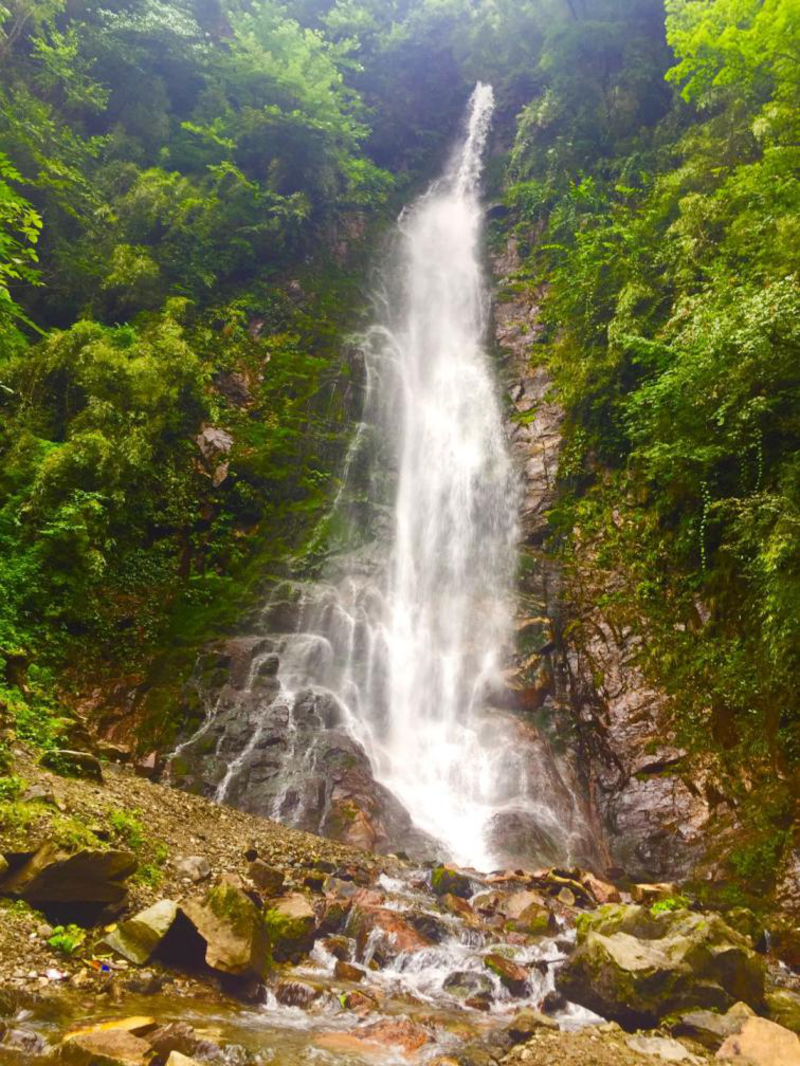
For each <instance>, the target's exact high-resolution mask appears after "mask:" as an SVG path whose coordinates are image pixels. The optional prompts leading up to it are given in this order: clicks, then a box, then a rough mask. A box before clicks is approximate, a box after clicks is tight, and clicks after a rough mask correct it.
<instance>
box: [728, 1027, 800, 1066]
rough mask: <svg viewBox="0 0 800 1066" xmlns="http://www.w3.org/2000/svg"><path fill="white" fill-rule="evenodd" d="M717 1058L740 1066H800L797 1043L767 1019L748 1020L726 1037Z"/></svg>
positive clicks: (785, 1030) (794, 1037) (798, 1043)
mask: <svg viewBox="0 0 800 1066" xmlns="http://www.w3.org/2000/svg"><path fill="white" fill-rule="evenodd" d="M717 1058H718V1059H721V1060H722V1061H723V1062H733V1063H739V1064H741V1066H800V1039H798V1037H797V1035H796V1034H795V1033H791V1032H789V1030H788V1029H784V1028H783V1026H781V1025H776V1024H775V1023H774V1022H770V1021H767V1019H766V1018H748V1019H747V1020H746V1021H745V1022H744V1024H743V1025H742V1028H741V1030H740V1031H739V1032H738V1033H736V1034H735V1035H734V1036H729V1037H728V1039H727V1040H726V1041H725V1043H724V1044H723V1045H722V1047H721V1048H720V1049H719V1051H718V1052H717Z"/></svg>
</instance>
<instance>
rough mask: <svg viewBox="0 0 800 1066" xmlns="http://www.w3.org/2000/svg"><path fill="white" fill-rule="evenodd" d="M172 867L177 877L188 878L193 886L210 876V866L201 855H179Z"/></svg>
mask: <svg viewBox="0 0 800 1066" xmlns="http://www.w3.org/2000/svg"><path fill="white" fill-rule="evenodd" d="M172 865H173V866H174V867H175V872H176V873H177V874H178V876H179V877H188V879H189V880H190V881H193V882H194V883H195V884H197V883H198V882H200V881H205V880H206V879H207V878H209V877H210V876H211V865H210V864H209V861H208V859H206V858H205V857H204V856H202V855H181V856H179V857H178V858H177V859H175V861H174V862H173V864H172Z"/></svg>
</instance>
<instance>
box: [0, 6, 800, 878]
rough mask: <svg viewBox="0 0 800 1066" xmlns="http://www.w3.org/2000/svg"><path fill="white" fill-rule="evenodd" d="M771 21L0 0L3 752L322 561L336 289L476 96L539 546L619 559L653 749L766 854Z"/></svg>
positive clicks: (789, 266) (778, 683)
mask: <svg viewBox="0 0 800 1066" xmlns="http://www.w3.org/2000/svg"><path fill="white" fill-rule="evenodd" d="M799 23H800V10H798V6H797V4H796V2H795V0H665V2H662V0H332V2H331V0H285V2H279V0H169V2H162V0H115V2H113V3H109V4H108V5H104V4H102V3H99V2H95V0H4V2H3V3H0V456H1V457H2V458H1V460H0V665H2V666H3V670H2V671H0V673H2V677H3V681H2V688H0V711H2V715H3V720H4V723H5V726H6V733H5V741H4V745H5V748H4V750H8V749H9V747H10V745H12V744H13V737H14V735H16V736H17V737H20V738H22V739H24V740H25V741H26V742H28V743H31V744H34V745H35V746H36V747H37V748H44V749H47V748H51V747H57V746H58V737H59V733H60V730H62V729H63V723H64V715H65V711H64V707H65V706H67V705H69V704H70V702H72V703H75V701H77V700H78V699H79V698H80V697H81V696H82V695H85V694H86V693H87V691H88V690H90V689H92V688H94V687H95V686H97V685H100V686H101V687H102V686H103V684H108V685H112V684H114V683H116V682H117V681H118V680H119V678H121V677H123V676H128V677H133V678H134V679H139V680H141V679H142V678H144V677H145V676H147V673H148V671H149V670H152V669H154V668H158V667H157V665H156V667H154V664H158V663H159V662H160V661H163V659H164V656H165V655H168V665H167V667H166V670H167V673H168V674H169V677H170V681H171V682H172V681H175V680H178V681H179V680H180V679H181V677H182V676H183V674H182V672H183V673H185V672H186V670H188V668H189V666H190V665H191V661H192V659H193V655H194V650H193V649H195V648H196V647H197V646H198V645H199V644H200V643H201V642H202V641H204V640H206V639H208V638H209V637H211V636H213V635H216V634H218V633H220V632H223V631H224V630H225V627H226V626H227V625H229V624H230V623H231V621H232V619H234V618H235V617H236V615H237V612H239V611H241V610H244V609H245V608H246V607H249V606H252V604H253V603H254V602H255V600H256V598H257V594H258V589H259V587H260V583H261V582H262V581H263V579H264V576H265V575H268V574H271V573H274V572H279V571H280V570H281V569H282V568H283V569H285V568H286V567H287V565H289V562H288V561H289V560H291V565H292V566H304V567H306V568H311V569H313V567H314V566H316V565H318V563H319V561H320V559H321V558H322V557H323V556H324V554H325V551H326V550H327V546H328V544H329V541H330V536H329V534H330V530H329V529H328V528H327V526H326V514H327V512H328V508H329V505H330V501H331V500H332V498H333V497H334V496H335V494H336V492H337V490H338V488H339V485H340V482H339V480H338V478H339V474H340V471H341V459H342V456H343V454H344V450H345V448H346V445H347V441H348V438H349V435H350V433H351V430H352V424H353V419H354V418H355V417H357V414H358V406H359V402H360V401H359V389H360V378H361V365H360V361H359V354H358V351H357V347H354V345H353V344H352V343H351V341H350V334H351V332H352V331H353V330H354V329H355V328H357V326H358V325H359V322H360V321H361V316H363V313H364V291H363V279H364V277H365V276H366V275H367V273H368V270H369V263H370V260H371V256H372V254H373V252H374V249H375V248H376V247H377V246H378V245H379V244H380V241H381V237H382V234H383V232H384V231H385V229H386V227H387V225H388V224H389V223H390V222H391V220H392V219H394V217H395V216H396V215H397V213H398V211H399V210H400V208H401V206H402V205H403V204H404V203H406V202H407V201H408V200H409V199H410V198H411V197H412V196H413V195H414V194H416V193H417V192H418V191H419V190H420V189H421V188H422V187H424V183H425V182H426V181H428V180H429V179H430V178H431V176H432V175H433V174H435V173H436V171H437V169H438V167H439V165H440V164H441V161H442V159H443V157H444V153H445V151H446V150H447V147H448V145H449V143H450V142H451V139H452V136H453V132H454V130H456V129H457V128H458V123H459V121H460V116H461V114H462V112H463V109H464V106H465V102H466V100H467V99H468V97H469V94H470V92H471V89H472V86H473V85H474V84H475V82H476V81H477V80H479V79H480V80H482V81H485V82H489V83H491V84H492V85H493V87H494V91H495V96H496V99H497V118H496V121H495V128H494V133H493V140H492V144H491V158H490V161H489V166H488V171H487V177H486V189H485V194H486V199H487V202H489V203H490V204H491V212H490V217H491V222H490V224H489V233H488V239H489V242H490V244H492V245H493V246H495V247H499V246H500V245H502V244H503V243H504V242H506V241H507V240H508V239H509V238H513V239H515V240H516V242H517V245H518V247H519V250H520V253H521V256H522V259H521V268H520V270H519V273H518V275H517V276H516V278H515V285H517V286H518V287H519V288H520V289H522V288H526V287H527V288H530V289H541V291H542V293H543V321H544V324H545V331H544V333H543V335H542V336H541V337H540V338H538V339H537V344H536V352H535V357H536V359H537V360H538V361H540V362H542V363H546V364H547V365H548V366H549V368H550V371H551V373H552V375H553V380H554V383H555V389H556V390H557V392H558V395H559V398H560V402H561V403H562V404H563V406H564V409H565V411H566V430H565V433H566V438H565V439H566V444H565V453H564V459H563V462H562V464H561V469H560V498H559V503H558V505H557V506H556V507H555V508H554V509H553V510H552V512H551V513H550V516H549V523H550V528H551V541H552V544H553V545H554V548H555V549H556V550H557V551H558V554H559V556H560V558H561V560H562V563H563V566H564V568H565V572H566V573H567V574H569V573H570V570H571V568H573V569H574V568H575V567H579V566H581V565H584V564H585V562H586V560H587V559H588V558H591V560H592V561H593V565H594V566H595V567H596V569H597V571H598V572H600V573H607V574H609V575H614V580H613V581H612V580H609V581H608V585H607V589H606V592H605V595H606V596H607V598H608V605H609V607H613V605H614V603H616V604H617V606H618V607H620V608H624V610H625V611H626V612H627V616H628V618H629V621H630V624H631V625H633V626H634V627H635V628H637V630H638V631H639V633H640V635H641V639H642V645H641V664H642V668H643V669H644V670H645V671H646V674H647V676H648V677H649V678H650V679H651V681H652V683H653V684H657V685H659V686H660V687H661V688H662V689H664V690H665V691H666V692H667V693H668V695H669V697H670V708H671V715H672V719H671V722H672V727H673V728H674V729H675V731H676V735H677V736H678V737H679V738H680V740H681V743H682V744H683V745H684V746H685V747H687V748H688V749H689V750H690V751H693V752H697V753H703V754H704V757H708V758H713V759H714V760H716V762H717V763H718V764H719V766H721V767H722V768H723V772H724V773H725V774H727V775H729V778H730V780H731V782H732V784H731V788H732V790H733V793H734V794H735V795H737V796H738V797H739V799H740V801H741V803H742V804H743V807H742V810H743V811H744V812H745V813H744V814H743V817H744V818H745V820H749V823H750V824H751V825H752V827H753V831H754V837H753V839H752V842H750V843H748V844H747V846H743V847H741V848H740V849H739V850H738V852H737V853H736V854H735V855H734V861H735V863H736V864H737V865H736V870H737V873H738V875H739V876H741V877H742V878H743V879H744V880H747V879H748V878H751V877H753V876H755V875H759V876H761V875H763V874H764V872H765V871H767V873H769V871H771V870H774V869H775V868H777V865H778V864H779V862H780V860H781V857H782V856H783V854H784V853H785V851H786V850H787V848H788V847H789V846H790V845H791V843H792V830H791V825H792V816H791V811H792V806H791V804H792V787H791V785H792V780H793V779H794V777H795V775H796V773H797V768H798V758H800V736H798V721H797V702H796V701H797V693H796V688H797V686H796V679H797V676H798V669H800V655H799V654H798V653H799V652H800V631H799V630H800V627H799V625H798V619H800V512H799V511H798V507H799V506H800V460H799V459H798V454H797V451H796V441H797V434H798V429H799V428H800V425H798V414H799V412H800V403H799V402H798V401H800V391H799V390H798V340H800V299H798V289H797V275H796V267H797V262H796V249H797V247H798V243H799V242H800V226H799V225H798V207H800V202H799V201H798V193H797V184H796V175H797V163H798V146H797V145H798V129H797V116H798V110H797V104H798V88H799V86H798V71H800V63H798V34H799ZM162 669H163V662H162ZM8 769H9V773H10V774H11V773H12V771H11V769H10V767H9V768H8ZM4 780H5V781H7V782H8V786H7V789H6V791H7V792H8V793H9V794H10V795H12V796H13V780H14V778H13V776H9V777H8V778H6V779H4ZM4 787H5V786H4ZM748 804H749V805H750V806H749V807H748Z"/></svg>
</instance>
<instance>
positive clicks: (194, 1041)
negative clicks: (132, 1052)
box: [147, 1022, 217, 1061]
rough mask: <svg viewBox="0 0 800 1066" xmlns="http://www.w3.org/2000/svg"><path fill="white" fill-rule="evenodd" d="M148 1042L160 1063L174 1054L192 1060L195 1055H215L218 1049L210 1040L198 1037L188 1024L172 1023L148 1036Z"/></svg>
mask: <svg viewBox="0 0 800 1066" xmlns="http://www.w3.org/2000/svg"><path fill="white" fill-rule="evenodd" d="M147 1042H148V1044H149V1045H150V1047H151V1048H152V1049H153V1051H155V1053H156V1055H157V1056H158V1059H159V1061H160V1060H162V1059H165V1058H166V1059H168V1057H169V1056H170V1055H171V1054H172V1053H173V1052H177V1053H178V1054H180V1055H184V1056H186V1057H188V1058H191V1057H192V1056H193V1055H204V1054H209V1053H213V1052H214V1051H215V1050H216V1048H217V1045H216V1044H214V1043H212V1042H211V1041H210V1040H205V1039H204V1038H203V1037H201V1036H198V1034H197V1033H196V1032H195V1031H194V1029H193V1028H192V1027H191V1025H187V1023H186V1022H170V1023H169V1024H168V1025H162V1026H160V1027H159V1028H158V1029H155V1030H154V1031H153V1032H151V1033H148V1034H147Z"/></svg>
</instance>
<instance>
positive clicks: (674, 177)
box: [506, 0, 800, 891]
mask: <svg viewBox="0 0 800 1066" xmlns="http://www.w3.org/2000/svg"><path fill="white" fill-rule="evenodd" d="M638 10H639V13H640V14H641V15H644V14H645V10H646V6H643V7H641V8H639V9H638ZM583 11H584V17H585V18H586V19H587V20H588V21H587V23H586V25H584V26H581V25H575V26H570V27H566V28H565V27H554V28H553V30H552V31H551V32H550V33H549V35H548V36H547V37H546V42H545V46H544V49H543V53H542V59H541V66H542V68H543V71H544V74H545V78H544V82H543V85H542V87H541V92H540V94H539V95H538V96H537V97H536V99H534V100H533V101H532V102H531V103H529V104H528V105H526V107H525V108H524V109H523V111H522V112H521V114H520V117H519V122H518V127H517V137H516V141H515V144H514V146H513V148H512V152H511V156H510V166H509V172H510V178H511V180H512V184H511V186H510V189H509V191H508V193H507V197H506V202H507V205H508V208H509V210H510V218H511V224H512V226H513V227H514V229H515V232H516V235H517V238H518V241H519V246H520V249H521V250H522V252H523V254H524V255H525V256H526V260H525V262H524V265H523V270H522V272H521V277H524V278H532V279H534V280H541V279H546V280H547V282H548V283H549V288H548V294H547V298H546V300H545V308H544V316H545V320H546V325H547V333H546V335H545V340H546V344H545V347H544V351H545V352H546V357H547V358H548V360H549V363H550V366H551V368H552V370H553V373H554V376H555V378H556V382H557V386H558V391H559V395H560V397H561V399H562V402H563V403H564V405H565V407H566V411H567V437H566V442H565V448H564V453H563V457H562V463H561V468H560V474H561V478H562V484H563V489H564V492H563V496H562V499H561V502H560V503H559V505H558V506H557V508H556V509H555V511H554V512H553V514H552V515H551V524H552V528H553V532H554V534H556V535H557V536H558V537H559V538H560V543H561V546H562V550H563V555H564V562H565V565H566V566H567V570H568V572H573V573H575V574H576V575H577V573H578V572H579V571H580V570H581V568H583V569H586V568H588V567H591V568H592V570H593V571H594V572H595V576H598V577H599V575H606V579H605V580H603V581H601V582H600V583H602V584H603V586H604V588H605V589H606V591H605V593H604V595H603V599H602V603H601V605H602V607H603V608H604V610H605V611H606V612H607V614H608V616H609V617H611V618H614V619H615V624H618V625H621V626H625V627H630V628H631V629H632V630H633V631H636V632H639V633H640V634H641V636H642V638H643V640H642V645H641V651H640V653H639V661H640V665H641V666H642V668H643V669H644V670H645V672H646V674H647V675H648V676H649V677H650V678H652V680H653V681H654V682H656V683H657V684H658V685H660V686H661V687H662V688H663V689H665V690H666V691H667V692H668V693H669V695H670V696H671V701H670V706H671V709H672V716H673V726H674V728H675V731H676V736H677V737H678V739H679V742H680V743H681V744H682V745H684V746H685V747H686V748H687V749H688V750H689V751H690V752H698V751H703V752H706V753H708V752H709V751H712V752H713V753H714V754H715V756H716V758H717V760H718V763H719V765H720V768H721V769H722V770H723V772H726V773H728V774H729V776H730V787H731V789H732V791H733V792H734V793H735V794H737V795H741V798H742V800H743V802H744V794H743V791H742V789H741V784H740V782H739V780H738V775H739V770H740V767H741V766H742V764H743V763H747V764H748V765H749V766H750V767H751V771H752V774H753V777H754V779H755V781H756V782H758V785H757V787H756V791H755V793H754V794H755V795H757V796H759V797H761V798H762V799H763V796H764V789H765V788H766V783H767V782H769V780H770V779H773V780H775V781H777V783H778V784H777V788H778V792H779V793H780V794H781V795H783V796H784V797H785V795H786V794H787V791H788V788H789V780H790V777H791V775H792V773H793V772H794V768H796V766H797V760H798V757H800V723H799V722H798V714H797V699H796V685H795V683H794V681H793V677H794V676H796V673H797V670H798V667H799V666H800V659H798V649H800V628H799V626H800V621H799V620H800V554H798V549H797V545H798V543H799V541H798V533H800V525H799V523H800V511H799V510H798V507H799V506H800V492H798V484H799V483H798V474H799V472H800V467H798V459H797V452H796V441H797V435H798V429H800V425H799V424H798V411H799V410H800V378H799V376H798V365H800V364H798V358H797V356H798V350H799V349H800V334H798V326H797V323H798V321H800V295H799V293H798V279H797V275H796V253H795V251H794V249H795V248H796V246H797V239H798V233H797V217H798V211H797V208H798V194H797V181H796V167H797V156H798V151H797V147H796V136H795V130H794V119H793V115H796V108H797V102H798V100H797V89H798V84H797V65H796V63H795V62H793V61H792V58H791V57H792V55H793V53H794V52H796V47H797V23H798V19H797V9H796V4H793V3H782V2H781V0H775V2H770V3H764V4H762V3H755V2H750V0H711V2H708V3H706V2H700V0H698V2H694V0H671V2H668V3H667V19H666V34H667V39H668V42H669V44H670V45H671V47H672V49H673V50H674V53H675V56H674V60H673V64H674V65H670V58H669V56H668V55H665V54H663V53H662V52H661V51H659V49H660V48H661V45H660V43H659V41H660V34H661V32H662V30H663V25H657V24H656V23H655V22H651V21H649V20H648V19H647V18H643V19H642V20H641V21H638V20H637V19H636V17H635V16H633V17H632V20H631V23H630V24H629V33H628V34H627V36H628V42H627V45H626V47H625V48H624V49H623V48H622V46H621V41H622V36H621V29H622V27H621V26H620V25H619V24H615V22H614V17H613V12H611V9H610V8H609V7H605V6H604V5H602V4H600V3H597V4H587V5H586V6H585V7H584V9H583ZM598 19H599V20H600V21H601V22H604V23H605V24H604V26H603V27H602V32H600V30H601V27H600V26H599V25H598V24H597V20H598ZM581 21H582V20H581V18H578V20H577V22H578V23H580V22H581ZM615 49H616V51H615ZM601 54H603V55H604V56H605V60H604V61H601V59H600V55H601ZM648 54H650V55H652V56H656V55H658V56H659V57H660V58H659V59H658V62H657V67H658V72H659V75H661V74H666V79H667V83H668V84H669V83H672V84H674V85H679V86H682V91H683V98H684V100H685V101H687V102H689V103H690V104H694V105H696V106H697V108H698V110H697V111H694V110H692V108H691V107H687V106H686V104H685V103H684V102H682V101H681V100H678V99H675V100H674V101H673V102H672V103H671V105H670V101H669V98H668V97H665V96H664V88H663V86H662V87H661V88H658V87H656V85H655V82H654V81H648V79H647V69H646V68H647V63H646V61H645V57H646V56H647V55H648ZM570 57H572V58H571V59H570ZM577 57H581V64H580V65H581V69H580V71H577V72H576V70H575V65H576V61H577ZM655 70H656V67H655V66H653V64H650V74H651V75H652V74H653V73H654V72H655ZM639 78H642V79H643V80H641V81H639V82H638V84H639V86H640V89H639V92H640V94H643V95H640V97H639V99H638V101H637V103H636V106H637V107H641V108H642V110H639V111H638V112H635V111H632V110H631V104H630V102H629V101H628V99H627V89H626V87H627V86H633V85H634V84H637V79H639ZM604 81H605V83H606V84H608V85H613V86H614V95H613V96H608V95H606V96H605V97H604V96H603V93H602V84H603V82H604ZM592 83H594V84H595V90H594V91H591V92H589V91H587V90H588V87H589V85H590V84H592ZM581 87H583V90H581ZM578 92H581V95H583V97H584V99H581V98H580V97H579V96H577V95H576V93H578ZM599 100H603V103H604V108H603V112H602V113H599V112H598V110H597V103H598V101H599ZM593 109H594V111H593ZM593 116H594V117H593ZM782 834H783V830H782V829H777V830H776V829H775V828H774V827H772V829H769V830H768V829H767V828H764V830H763V832H762V834H761V838H760V840H759V841H758V843H753V845H752V847H751V846H750V845H749V844H748V845H747V847H743V850H742V851H741V854H740V853H739V852H737V851H735V852H734V853H733V854H732V855H731V857H730V862H731V870H732V872H733V874H734V876H735V877H737V878H741V879H746V878H748V877H752V876H755V873H756V870H757V868H758V867H759V866H760V867H761V869H762V872H763V873H764V878H763V879H764V883H765V884H767V883H768V882H769V879H770V877H771V876H772V875H773V874H774V871H775V869H776V867H777V863H778V861H779V858H780V855H781V854H782V853H783V851H784V850H785V848H786V847H787V846H788V838H787V837H785V836H784V835H782ZM734 889H735V886H733V888H732V891H733V890H734ZM737 891H738V890H737Z"/></svg>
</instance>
